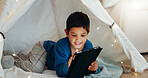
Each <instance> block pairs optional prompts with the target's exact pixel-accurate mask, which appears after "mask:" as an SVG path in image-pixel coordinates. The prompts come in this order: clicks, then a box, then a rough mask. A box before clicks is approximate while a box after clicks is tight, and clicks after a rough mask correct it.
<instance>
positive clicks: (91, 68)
mask: <svg viewBox="0 0 148 78" xmlns="http://www.w3.org/2000/svg"><path fill="white" fill-rule="evenodd" d="M97 69H98V63H97V61H96V60H95V61H94V62H93V63H91V65H90V66H89V67H88V70H90V71H96V70H97Z"/></svg>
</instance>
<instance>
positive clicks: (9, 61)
mask: <svg viewBox="0 0 148 78" xmlns="http://www.w3.org/2000/svg"><path fill="white" fill-rule="evenodd" d="M12 54H13V51H12V50H4V51H3V57H2V60H1V64H2V67H3V68H4V69H8V68H11V67H12V66H13V65H14V61H15V60H14V58H13V57H12V56H11V55H12Z"/></svg>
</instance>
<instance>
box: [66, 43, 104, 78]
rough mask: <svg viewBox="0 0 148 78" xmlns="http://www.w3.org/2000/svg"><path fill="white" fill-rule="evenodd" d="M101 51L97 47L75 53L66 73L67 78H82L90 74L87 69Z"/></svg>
mask: <svg viewBox="0 0 148 78" xmlns="http://www.w3.org/2000/svg"><path fill="white" fill-rule="evenodd" d="M101 50H102V48H100V47H99V46H97V47H94V48H91V49H88V50H84V51H79V52H77V53H75V54H74V57H73V60H72V62H71V65H70V67H69V70H68V73H67V78H82V77H83V76H84V75H88V74H90V72H91V71H89V70H88V67H89V66H90V65H91V63H92V62H94V61H95V60H96V58H97V57H98V55H99V54H100V52H101Z"/></svg>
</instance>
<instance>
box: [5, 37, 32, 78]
mask: <svg viewBox="0 0 148 78" xmlns="http://www.w3.org/2000/svg"><path fill="white" fill-rule="evenodd" d="M5 36H6V35H5ZM6 39H7V40H8V43H9V45H10V47H11V49H12V51H13V54H12V56H14V57H17V58H18V59H19V60H20V61H21V62H22V64H23V66H24V67H25V68H26V69H27V70H28V71H29V72H31V75H30V76H28V77H27V78H31V77H32V76H33V72H32V71H31V70H30V69H28V68H27V67H26V65H25V64H24V62H23V60H22V59H21V58H20V57H19V56H18V55H17V54H15V50H14V48H13V47H12V45H11V44H10V41H9V39H8V37H7V36H6Z"/></svg>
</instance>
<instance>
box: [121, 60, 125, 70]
mask: <svg viewBox="0 0 148 78" xmlns="http://www.w3.org/2000/svg"><path fill="white" fill-rule="evenodd" d="M121 64H122V65H123V68H124V69H125V66H124V64H123V62H122V61H121Z"/></svg>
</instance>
